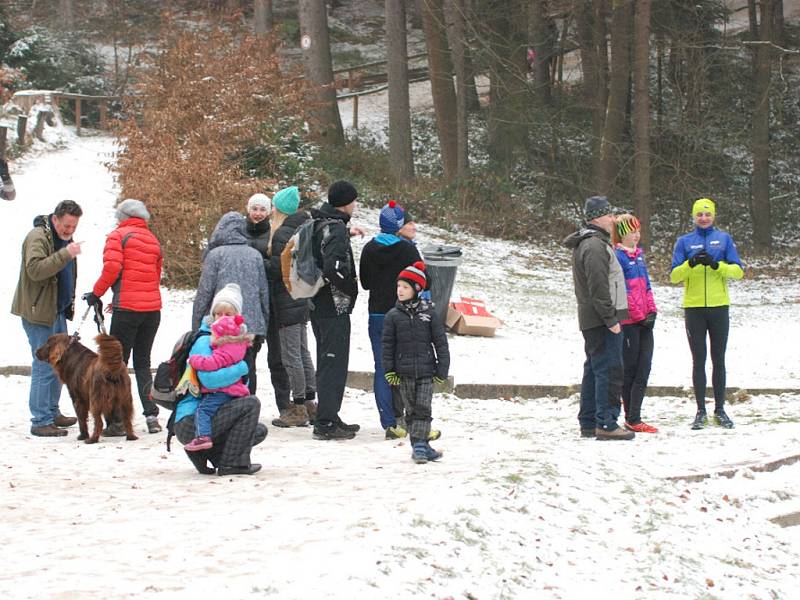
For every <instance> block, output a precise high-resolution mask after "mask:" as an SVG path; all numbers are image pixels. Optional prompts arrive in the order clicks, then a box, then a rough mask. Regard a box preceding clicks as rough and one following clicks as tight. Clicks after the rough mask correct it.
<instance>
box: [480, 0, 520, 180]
mask: <svg viewBox="0 0 800 600" xmlns="http://www.w3.org/2000/svg"><path fill="white" fill-rule="evenodd" d="M484 10H485V11H486V12H484V13H483V14H482V15H481V19H480V21H481V22H483V23H485V25H484V32H485V36H486V39H487V40H488V46H489V50H490V61H489V77H490V80H491V88H490V92H489V115H488V130H489V155H490V156H491V157H492V159H493V160H494V161H496V162H497V163H498V164H499V165H501V166H502V167H504V168H506V169H508V168H510V167H511V166H512V164H513V160H514V155H515V154H516V152H517V151H518V150H520V149H522V148H524V146H525V143H526V141H527V138H528V105H529V103H530V96H529V94H528V82H527V71H528V65H527V58H526V52H527V43H526V39H527V35H526V33H527V31H526V29H527V28H526V20H525V10H524V8H523V3H522V1H521V0H506V1H503V0H488V2H486V3H485V4H484Z"/></svg>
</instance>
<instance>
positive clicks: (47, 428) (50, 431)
mask: <svg viewBox="0 0 800 600" xmlns="http://www.w3.org/2000/svg"><path fill="white" fill-rule="evenodd" d="M31 435H35V436H38V437H61V436H62V435H67V430H66V429H59V428H58V427H56V426H55V425H53V424H52V423H50V424H49V425H40V426H39V427H31Z"/></svg>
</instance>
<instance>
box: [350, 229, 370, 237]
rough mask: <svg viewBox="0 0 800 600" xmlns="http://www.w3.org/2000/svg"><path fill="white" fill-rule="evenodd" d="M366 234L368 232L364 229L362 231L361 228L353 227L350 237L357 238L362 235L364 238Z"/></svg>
mask: <svg viewBox="0 0 800 600" xmlns="http://www.w3.org/2000/svg"><path fill="white" fill-rule="evenodd" d="M364 234H366V232H365V231H364V230H363V229H361V227H351V228H350V237H355V236H357V235H360V236H361V237H364Z"/></svg>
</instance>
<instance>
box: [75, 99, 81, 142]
mask: <svg viewBox="0 0 800 600" xmlns="http://www.w3.org/2000/svg"><path fill="white" fill-rule="evenodd" d="M80 134H81V99H80V98H75V135H80Z"/></svg>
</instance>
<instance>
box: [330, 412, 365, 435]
mask: <svg viewBox="0 0 800 600" xmlns="http://www.w3.org/2000/svg"><path fill="white" fill-rule="evenodd" d="M336 426H337V427H338V428H339V429H344V430H345V431H352V432H353V433H355V432H356V431H358V430H360V429H361V425H357V424H355V423H353V424H352V425H348V424H347V423H345V422H344V421H342V420H341V419H340V418H339V417H338V415H337V417H336Z"/></svg>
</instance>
